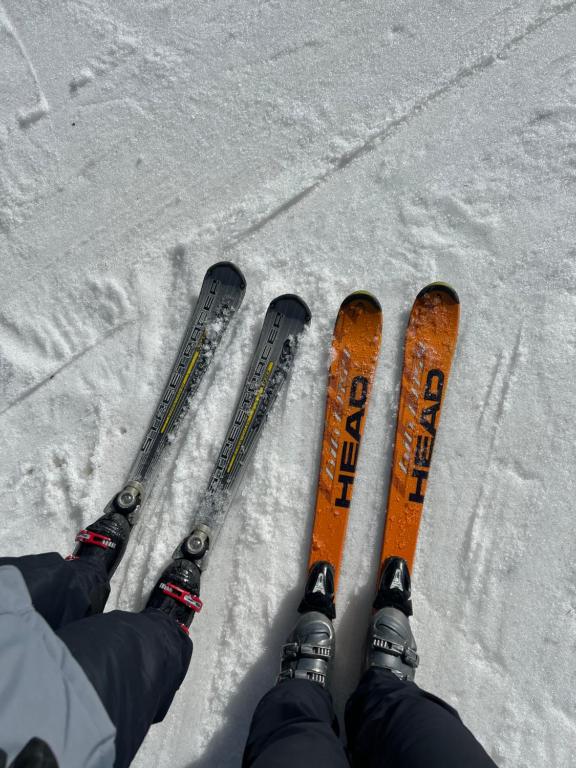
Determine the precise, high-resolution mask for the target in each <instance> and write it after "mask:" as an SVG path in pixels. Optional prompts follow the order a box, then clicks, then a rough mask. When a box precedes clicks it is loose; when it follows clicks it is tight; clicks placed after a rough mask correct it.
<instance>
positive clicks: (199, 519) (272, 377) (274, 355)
mask: <svg viewBox="0 0 576 768" xmlns="http://www.w3.org/2000/svg"><path fill="white" fill-rule="evenodd" d="M309 322H310V310H309V309H308V307H307V306H306V304H305V303H304V302H303V301H302V299H300V298H299V297H298V296H294V295H292V294H286V295H284V296H279V297H278V298H276V299H274V300H273V301H272V302H271V303H270V306H269V307H268V311H267V312H266V316H265V318H264V322H263V325H262V331H261V333H260V336H259V339H258V342H257V344H256V348H255V351H254V355H253V357H252V361H251V363H250V367H249V369H248V374H247V376H246V380H245V382H244V386H243V388H242V392H241V394H240V398H239V400H238V403H237V405H236V409H235V412H234V416H233V418H232V421H231V424H230V427H229V429H228V432H227V434H226V438H225V440H224V444H223V445H222V448H221V450H220V453H219V455H218V459H217V461H216V466H215V468H214V471H213V472H212V475H211V477H210V479H209V481H208V487H207V489H206V492H205V494H204V496H203V498H202V500H201V502H200V506H199V509H198V512H197V514H196V516H195V520H194V528H193V530H192V532H191V533H190V534H189V536H187V537H186V539H185V540H184V541H183V542H182V544H181V545H180V546H179V547H178V549H177V550H176V552H175V553H174V557H175V558H178V557H186V558H188V559H194V560H196V561H197V562H198V563H199V564H200V567H204V566H205V559H204V558H205V556H206V554H207V552H208V550H209V549H211V548H213V546H214V542H215V540H216V537H217V535H218V532H219V530H220V528H221V526H222V523H223V522H224V518H225V517H226V514H227V512H228V509H229V507H230V504H231V503H232V500H233V498H234V495H235V493H236V492H237V491H238V488H239V487H240V485H241V482H242V478H243V476H244V473H245V471H246V468H247V466H248V464H249V462H250V459H251V457H252V455H253V454H254V451H255V449H256V445H257V442H258V439H259V436H260V434H261V432H262V427H263V425H264V423H265V421H266V418H267V417H268V415H269V414H270V411H271V410H272V407H273V405H274V403H275V401H276V399H277V397H278V394H279V392H280V390H281V389H282V386H283V384H284V382H285V380H286V378H287V376H288V373H289V371H290V369H291V367H292V363H293V360H294V356H295V354H296V350H297V347H298V340H299V337H300V334H301V333H302V331H303V330H304V329H305V328H306V326H307V325H308V323H309Z"/></svg>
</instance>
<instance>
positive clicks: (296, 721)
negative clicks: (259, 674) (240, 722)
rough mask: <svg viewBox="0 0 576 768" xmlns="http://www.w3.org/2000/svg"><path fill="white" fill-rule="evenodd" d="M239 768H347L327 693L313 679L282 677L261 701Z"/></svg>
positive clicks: (330, 700) (332, 708)
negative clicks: (283, 679) (284, 678)
mask: <svg viewBox="0 0 576 768" xmlns="http://www.w3.org/2000/svg"><path fill="white" fill-rule="evenodd" d="M242 766H243V768H324V766H326V768H328V767H330V768H349V763H348V759H347V758H346V752H345V750H344V746H343V744H342V742H341V741H340V739H339V738H338V723H337V720H336V716H335V714H334V707H333V704H332V697H331V696H330V694H329V693H328V691H326V690H325V689H324V688H322V687H321V686H320V685H318V683H312V682H310V681H308V680H285V681H284V682H282V683H279V684H278V685H276V686H275V687H274V688H272V690H271V691H269V692H268V693H267V694H266V695H265V696H264V698H263V699H262V700H261V701H260V703H259V704H258V706H257V708H256V712H255V713H254V717H253V718H252V724H251V726H250V733H249V734H248V741H247V742H246V748H245V750H244V759H243V762H242Z"/></svg>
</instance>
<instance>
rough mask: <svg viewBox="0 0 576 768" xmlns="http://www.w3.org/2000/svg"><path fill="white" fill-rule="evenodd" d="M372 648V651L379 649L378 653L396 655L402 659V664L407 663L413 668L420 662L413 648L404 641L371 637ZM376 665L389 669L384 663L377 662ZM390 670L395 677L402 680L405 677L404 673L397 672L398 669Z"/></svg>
mask: <svg viewBox="0 0 576 768" xmlns="http://www.w3.org/2000/svg"><path fill="white" fill-rule="evenodd" d="M372 649H373V650H374V651H379V652H380V653H385V654H388V655H389V656H396V657H397V658H399V659H400V660H401V661H403V662H404V664H407V665H408V666H409V667H412V668H413V669H416V667H417V666H418V664H419V663H420V659H419V657H418V654H417V653H416V651H415V650H414V649H413V648H410V646H409V645H407V644H406V643H394V642H392V641H391V640H384V639H383V638H382V637H374V638H372ZM378 666H379V667H384V668H385V669H390V667H387V666H386V664H378ZM390 671H391V672H394V674H395V675H396V676H397V677H400V678H401V679H402V680H404V679H405V675H402V673H401V672H398V670H395V669H390Z"/></svg>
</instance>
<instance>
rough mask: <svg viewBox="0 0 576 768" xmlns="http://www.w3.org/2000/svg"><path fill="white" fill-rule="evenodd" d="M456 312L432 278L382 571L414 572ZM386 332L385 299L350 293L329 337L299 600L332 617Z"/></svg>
mask: <svg viewBox="0 0 576 768" xmlns="http://www.w3.org/2000/svg"><path fill="white" fill-rule="evenodd" d="M459 311H460V304H459V300H458V296H457V294H456V292H455V291H454V290H453V289H452V288H450V286H448V285H446V284H444V283H432V284H430V285H428V286H426V288H424V289H423V290H422V291H420V293H419V294H418V296H417V297H416V300H415V302H414V305H413V307H412V311H411V313H410V319H409V321H408V327H407V330H406V338H405V345H404V364H403V368H402V385H401V391H400V400H399V404H398V420H397V424H396V437H395V443H394V455H393V460H392V472H391V478H390V488H389V494H388V506H387V512H386V524H385V530H384V537H383V541H382V550H381V563H380V570H381V568H382V566H383V564H384V562H385V560H386V559H387V558H388V557H390V556H393V555H397V556H400V557H403V558H404V559H405V560H406V562H407V563H408V567H409V569H410V570H411V569H412V563H413V560H414V553H415V550H416V543H417V540H418V530H419V527H420V518H421V515H422V505H423V503H424V497H425V494H426V483H427V479H428V473H429V471H430V464H431V461H432V452H433V449H434V440H435V437H436V432H437V429H438V425H439V422H440V413H441V409H442V403H443V400H444V397H445V395H446V385H447V382H448V375H449V373H450V366H451V363H452V356H453V353H454V348H455V346H456V338H457V335H458V319H459ZM381 335H382V310H381V308H380V304H379V303H378V300H377V299H376V298H374V297H373V296H372V295H371V294H369V293H366V292H364V291H358V292H356V293H352V294H351V295H350V296H348V297H347V298H346V299H345V300H344V301H343V303H342V305H341V307H340V310H339V312H338V317H337V320H336V326H335V328H334V335H333V337H332V349H331V363H330V371H329V376H328V392H327V397H326V413H325V427H324V438H323V443H322V454H321V458H320V472H319V478H318V491H317V496H316V511H315V519H314V529H313V533H312V543H311V547H310V559H309V569H310V578H309V584H308V585H307V591H306V596H305V598H304V600H303V601H302V604H301V606H300V610H301V611H305V610H308V609H310V608H316V609H320V610H323V612H324V613H326V614H327V615H329V616H330V617H331V618H333V617H334V615H335V608H334V595H335V592H336V588H337V586H338V576H339V571H340V562H341V558H342V552H343V549H344V540H345V536H346V527H347V523H348V513H349V510H350V502H351V500H352V492H353V490H354V481H355V476H356V468H357V466H358V456H359V452H360V443H361V441H362V434H363V432H364V426H365V423H366V414H367V409H368V403H369V400H370V394H371V391H372V384H373V381H374V374H375V371H376V363H377V360H378V352H379V350H380V339H381ZM311 579H312V581H310V580H311Z"/></svg>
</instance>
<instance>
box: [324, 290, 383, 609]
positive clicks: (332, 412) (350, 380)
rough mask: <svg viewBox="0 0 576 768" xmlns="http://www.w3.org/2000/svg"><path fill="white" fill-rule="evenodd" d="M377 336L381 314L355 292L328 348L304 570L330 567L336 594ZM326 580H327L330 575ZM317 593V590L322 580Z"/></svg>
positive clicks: (374, 301) (369, 298)
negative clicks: (315, 485) (311, 523)
mask: <svg viewBox="0 0 576 768" xmlns="http://www.w3.org/2000/svg"><path fill="white" fill-rule="evenodd" d="M381 335H382V310H381V308H380V304H379V303H378V300H377V299H376V298H374V296H372V295H371V294H369V293H366V292H364V291H356V292H355V293H352V294H350V296H348V297H347V298H346V299H344V301H343V302H342V305H341V307H340V310H339V312H338V317H337V319H336V325H335V328H334V335H333V337H332V346H331V362H330V370H329V375H328V391H327V395H326V411H325V426H324V437H323V441H322V454H321V458H320V472H319V477H318V490H317V494H316V513H315V518H314V529H313V533H312V544H311V547H310V560H309V567H310V568H312V567H313V566H314V565H315V564H317V563H320V562H323V563H326V564H329V565H330V566H332V569H331V570H332V571H333V575H334V583H333V584H330V586H329V589H328V590H327V592H332V594H333V592H334V591H335V588H336V585H337V580H338V573H339V569H340V559H341V557H342V550H343V547H344V537H345V535H346V525H347V522H348V512H349V508H350V501H351V499H352V491H353V489H354V477H355V473H356V466H357V462H358V454H359V450H360V442H361V440H362V434H363V432H364V424H365V421H366V418H365V417H366V411H367V408H368V401H369V398H370V394H371V391H372V382H373V380H374V373H375V370H376V363H377V360H378V352H379V349H380V338H381ZM330 581H331V577H330ZM318 589H320V590H322V589H323V586H322V579H320V582H319V586H318Z"/></svg>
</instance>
